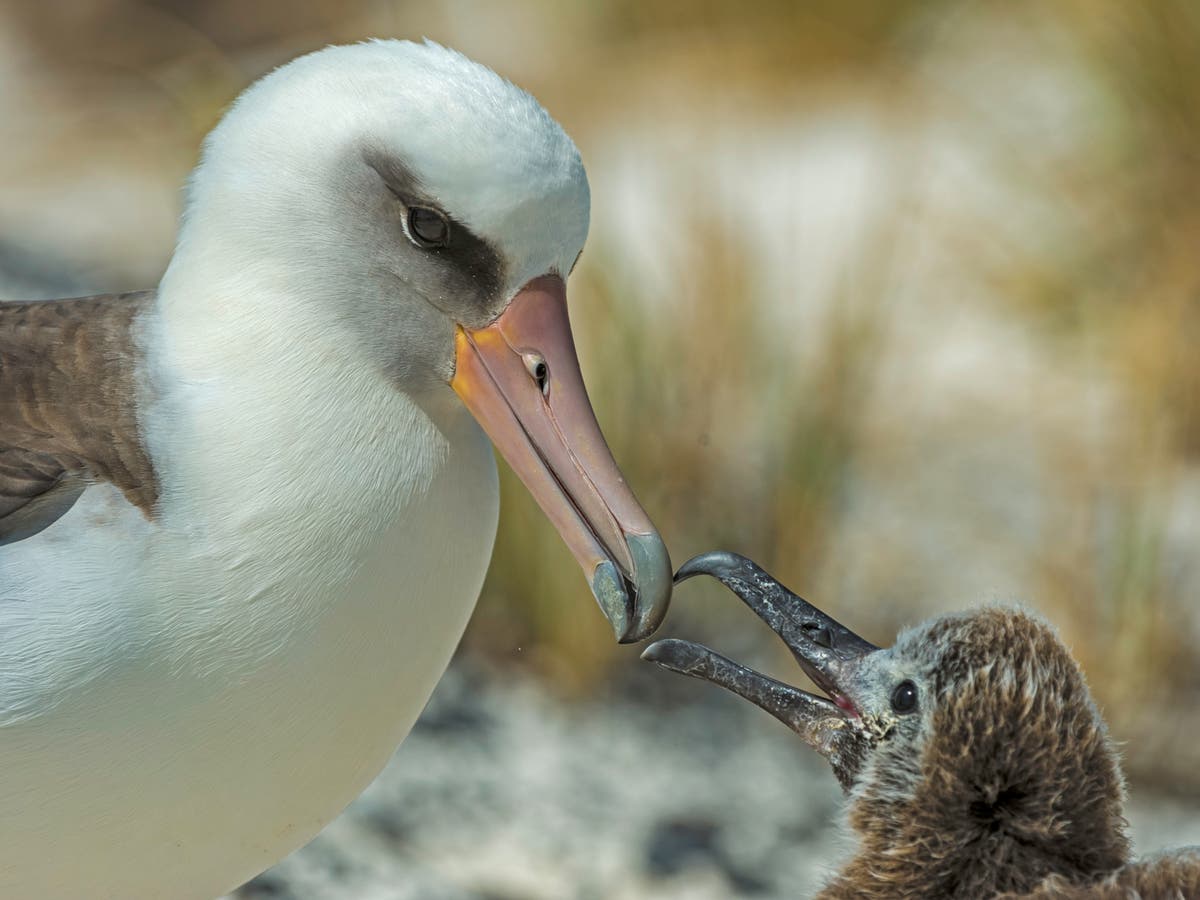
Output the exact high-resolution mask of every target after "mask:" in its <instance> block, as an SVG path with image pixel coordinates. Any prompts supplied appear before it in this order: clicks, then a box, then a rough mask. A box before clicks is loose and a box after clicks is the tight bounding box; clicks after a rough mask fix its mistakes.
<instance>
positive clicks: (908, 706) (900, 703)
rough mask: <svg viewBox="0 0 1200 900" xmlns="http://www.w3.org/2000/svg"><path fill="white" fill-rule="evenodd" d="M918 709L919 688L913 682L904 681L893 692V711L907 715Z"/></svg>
mask: <svg viewBox="0 0 1200 900" xmlns="http://www.w3.org/2000/svg"><path fill="white" fill-rule="evenodd" d="M916 708H917V686H916V685H915V684H913V683H912V682H911V681H902V682H900V683H899V684H898V685H896V689H895V690H894V691H892V709H893V710H895V711H896V712H898V713H900V715H902V716H903V715H905V714H906V713H910V712H912V711H913V710H915V709H916Z"/></svg>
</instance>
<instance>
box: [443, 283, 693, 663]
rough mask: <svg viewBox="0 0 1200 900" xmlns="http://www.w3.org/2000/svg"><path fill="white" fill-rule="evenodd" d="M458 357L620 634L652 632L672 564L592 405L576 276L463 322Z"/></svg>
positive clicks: (465, 385) (461, 371)
mask: <svg viewBox="0 0 1200 900" xmlns="http://www.w3.org/2000/svg"><path fill="white" fill-rule="evenodd" d="M455 360H456V368H455V374H454V378H453V380H452V381H451V382H450V384H451V386H452V387H453V388H454V390H455V391H456V392H457V393H458V395H459V397H461V398H462V401H463V403H464V404H466V407H467V409H469V410H470V411H471V413H472V415H474V416H475V418H476V419H477V420H478V422H479V424H480V425H482V426H483V429H484V431H486V432H487V433H488V436H489V437H490V438H491V439H492V442H493V443H494V444H495V445H496V448H497V449H498V450H499V451H500V453H501V455H503V457H504V458H505V460H507V462H508V464H509V465H510V466H512V468H513V470H514V471H515V472H516V473H517V475H518V476H519V477H520V479H521V481H522V482H524V484H525V486H526V487H527V488H528V489H529V490H530V492H531V493H532V494H533V496H534V498H535V499H536V500H537V502H538V505H539V506H541V508H542V511H543V512H545V513H546V515H547V516H549V518H550V521H551V522H553V523H554V526H555V528H557V529H558V533H559V534H561V535H562V537H563V540H564V541H566V543H567V546H568V547H570V549H571V552H572V554H574V556H575V559H576V560H578V561H579V564H580V565H581V566H582V567H583V571H584V574H585V575H586V576H587V578H588V581H589V583H590V584H591V588H592V593H593V594H595V596H596V600H597V602H598V603H599V604H600V608H601V609H602V610H603V611H604V614H605V616H607V617H608V620H609V622H611V623H612V627H613V631H614V632H616V636H617V640H618V641H620V642H621V643H629V642H632V641H640V640H643V639H644V638H647V637H649V636H650V635H651V634H653V633H654V630H655V629H656V628H658V626H659V625H660V624H661V623H662V620H663V617H664V616H665V615H666V612H667V605H668V603H669V601H670V597H671V560H670V558H669V557H668V555H667V548H666V545H665V544H664V543H663V541H662V538H661V537H659V534H658V532H657V530H655V528H654V525H653V524H652V523H651V522H650V518H649V516H647V515H646V512H645V510H643V509H642V507H641V506H640V505H639V504H638V502H637V499H636V498H635V497H634V496H633V492H632V491H631V490H630V489H629V486H628V485H627V484H626V483H625V479H624V478H623V477H622V476H621V472H620V470H619V469H618V468H617V464H616V462H615V461H614V460H613V457H612V453H611V452H610V451H609V449H608V445H607V444H606V443H605V442H604V436H603V435H602V434H601V433H600V426H599V425H598V424H597V422H596V416H595V414H594V413H593V412H592V406H591V403H590V402H589V401H588V396H587V389H586V388H585V387H584V385H583V376H582V375H581V374H580V371H579V360H578V358H577V357H576V354H575V344H574V341H573V340H572V338H571V325H570V321H569V320H568V318H567V286H566V283H565V282H564V281H563V280H562V278H560V277H558V276H557V275H543V276H541V277H539V278H535V279H533V281H530V282H529V283H528V284H527V285H525V287H523V288H522V289H521V290H520V291H519V292H517V294H516V296H515V297H513V299H512V302H511V303H509V305H508V306H507V307H506V308H505V310H504V312H502V313H501V314H500V316H499V317H497V318H496V319H495V321H493V322H492V323H491V324H490V325H488V326H487V327H485V328H480V329H475V330H471V329H466V328H463V327H462V326H460V327H459V328H458V332H457V334H456V336H455Z"/></svg>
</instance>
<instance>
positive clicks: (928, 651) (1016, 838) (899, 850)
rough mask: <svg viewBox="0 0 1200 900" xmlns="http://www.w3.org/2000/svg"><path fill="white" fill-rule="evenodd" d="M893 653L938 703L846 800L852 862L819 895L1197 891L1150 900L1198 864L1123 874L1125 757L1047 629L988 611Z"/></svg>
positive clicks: (924, 633)
mask: <svg viewBox="0 0 1200 900" xmlns="http://www.w3.org/2000/svg"><path fill="white" fill-rule="evenodd" d="M896 652H897V653H904V654H908V655H915V656H917V657H918V658H919V659H920V660H921V662H922V664H923V665H927V666H928V667H929V671H930V674H931V676H932V679H931V681H932V683H933V684H934V685H935V686H936V697H935V698H934V699H933V701H932V704H931V709H930V711H929V713H928V714H927V716H926V718H925V719H924V721H923V722H922V724H921V731H920V736H919V738H918V739H917V740H916V741H910V740H906V739H903V738H900V737H893V738H892V739H889V740H883V741H881V742H880V743H879V745H878V747H877V748H876V750H875V752H873V753H872V754H870V759H869V761H868V762H867V764H866V767H865V768H864V770H863V772H862V775H861V777H860V779H859V781H858V783H857V784H856V786H855V788H854V789H853V791H852V792H851V809H850V816H849V818H850V824H851V825H852V827H853V828H854V830H855V832H856V833H857V835H858V837H859V839H860V846H859V852H858V853H857V854H856V855H855V856H854V858H853V859H852V860H851V861H850V862H849V863H848V864H847V865H846V867H845V868H844V869H843V870H842V871H841V872H840V873H839V874H838V875H837V876H836V878H835V879H834V880H833V881H832V882H831V883H830V884H829V885H828V886H827V887H826V888H825V889H824V890H823V891H822V892H821V893H820V894H819V897H821V898H827V900H831V898H908V897H913V898H916V897H920V898H931V897H963V898H985V897H993V896H996V895H997V894H999V893H1004V892H1008V893H1007V894H1006V896H1011V897H1015V896H1035V897H1045V898H1051V897H1085V896H1086V897H1092V896H1097V897H1100V896H1104V897H1107V896H1112V897H1118V896H1119V897H1122V898H1125V897H1136V896H1139V894H1130V893H1128V891H1127V887H1134V886H1135V885H1137V886H1139V887H1136V888H1135V889H1136V890H1139V891H1150V892H1151V893H1145V892H1143V893H1141V894H1140V896H1143V897H1151V896H1153V897H1158V896H1163V897H1168V896H1200V893H1198V894H1189V893H1184V894H1182V895H1178V894H1170V893H1155V892H1157V891H1159V888H1160V886H1161V885H1162V884H1169V883H1177V884H1184V883H1187V884H1191V885H1194V884H1195V879H1196V874H1195V871H1196V870H1197V869H1200V867H1197V866H1196V861H1195V860H1194V859H1192V860H1190V862H1189V861H1187V860H1183V861H1175V860H1173V859H1171V860H1165V861H1164V860H1160V861H1157V862H1150V863H1141V864H1138V865H1137V866H1128V867H1125V866H1126V864H1127V863H1128V861H1129V857H1130V843H1129V839H1128V836H1127V834H1126V824H1125V821H1124V819H1123V818H1122V804H1123V801H1124V787H1123V783H1122V778H1121V773H1120V769H1119V766H1118V762H1117V755H1116V753H1115V751H1114V748H1113V746H1112V742H1111V741H1110V739H1109V737H1108V733H1107V729H1106V727H1105V724H1104V721H1103V719H1102V718H1101V716H1100V714H1099V712H1098V711H1097V709H1096V707H1095V706H1094V704H1093V703H1092V700H1091V697H1090V695H1089V693H1088V689H1087V684H1086V682H1085V680H1084V676H1083V673H1082V671H1081V670H1080V668H1079V666H1078V665H1077V664H1076V663H1075V661H1074V660H1073V659H1072V658H1071V656H1070V654H1069V653H1068V651H1067V649H1066V648H1065V647H1064V646H1063V645H1062V643H1061V642H1060V641H1059V640H1058V638H1057V636H1056V635H1055V634H1054V632H1053V630H1052V629H1051V628H1050V627H1049V626H1048V625H1046V624H1045V623H1043V622H1041V621H1039V620H1038V619H1036V618H1033V617H1031V616H1029V615H1026V614H1024V613H1022V612H1018V611H1013V610H1003V609H986V610H983V611H980V612H976V613H972V614H969V615H964V616H956V617H948V618H943V619H939V620H936V621H934V622H933V623H931V624H929V625H927V626H925V627H923V628H919V629H916V630H914V631H910V632H906V633H905V634H903V635H901V638H900V639H899V640H898V642H897V646H896ZM914 744H915V745H914ZM1187 865H1191V866H1192V867H1193V869H1192V870H1190V871H1191V874H1190V875H1188V876H1187V878H1190V879H1191V880H1190V881H1187V880H1186V879H1185V880H1183V881H1181V880H1180V877H1179V876H1180V873H1179V871H1177V870H1178V869H1179V867H1180V866H1182V867H1184V868H1186V867H1187ZM1122 867H1125V868H1122ZM1114 873H1115V874H1114ZM1047 879H1050V880H1047ZM1106 879H1108V880H1107V881H1106ZM1172 880H1174V881H1172ZM1100 883H1103V884H1104V885H1108V886H1106V887H1100V886H1098V885H1099V884H1100ZM1035 890H1037V893H1035V894H1033V893H1030V892H1033V891H1035ZM1095 891H1108V892H1109V893H1094V892H1095Z"/></svg>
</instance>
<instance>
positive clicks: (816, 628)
mask: <svg viewBox="0 0 1200 900" xmlns="http://www.w3.org/2000/svg"><path fill="white" fill-rule="evenodd" d="M804 630H805V632H807V633H808V636H809V638H810V639H811V640H812V642H813V643H814V644H816V645H817V646H819V647H824V648H825V649H827V650H832V649H833V632H832V631H830V630H829V628H828V626H825V625H815V624H814V625H806V626H804Z"/></svg>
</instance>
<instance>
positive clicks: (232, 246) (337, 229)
mask: <svg viewBox="0 0 1200 900" xmlns="http://www.w3.org/2000/svg"><path fill="white" fill-rule="evenodd" d="M589 205H590V197H589V192H588V183H587V176H586V174H585V172H584V168H583V163H582V160H581V159H580V156H579V151H578V149H576V147H575V144H574V143H573V142H572V140H571V139H570V137H568V136H567V134H566V133H565V132H564V131H563V130H562V128H561V127H560V126H559V125H558V123H557V122H555V121H554V120H553V119H552V118H551V117H550V115H549V114H548V113H547V112H546V110H545V109H543V108H542V106H541V105H540V104H539V103H538V102H537V101H536V100H535V99H534V98H533V97H531V96H530V95H529V94H527V93H526V92H525V91H523V90H521V89H520V88H518V87H516V86H514V85H513V84H511V83H510V82H508V81H505V80H504V79H503V78H501V77H500V76H498V75H497V74H495V73H494V72H492V71H491V70H489V69H487V68H485V67H484V66H481V65H479V64H478V63H475V62H472V61H471V60H469V59H467V58H466V57H465V56H462V55H461V54H459V53H456V52H454V51H453V50H448V49H446V48H444V47H441V46H439V45H437V44H434V43H430V42H426V43H424V44H416V43H411V42H409V41H371V42H369V43H362V44H355V45H350V46H344V47H329V48H326V49H324V50H321V51H318V52H316V53H311V54H309V55H307V56H304V57H301V58H299V59H297V60H294V61H293V62H291V63H288V64H287V65H285V66H283V67H281V68H279V69H277V70H275V71H274V72H272V73H271V74H269V75H267V76H266V77H265V78H263V79H262V80H261V81H259V82H258V83H256V84H255V85H253V86H252V87H251V88H249V89H248V90H247V91H246V92H245V93H244V94H242V96H241V97H239V98H238V100H237V102H236V103H235V104H234V105H233V107H232V108H231V109H230V111H229V112H228V113H227V114H226V116H225V117H224V119H223V120H222V121H221V123H220V124H219V125H218V126H217V128H215V129H214V130H213V132H212V134H210V135H209V137H208V140H207V141H206V143H205V148H204V154H203V158H202V160H201V163H200V165H199V166H198V167H197V169H196V171H195V173H194V175H193V177H192V181H191V185H190V189H189V194H188V204H187V211H186V213H185V216H184V224H183V227H182V229H181V231H180V235H179V248H178V251H177V254H176V258H175V260H174V261H173V263H172V271H170V272H168V276H167V278H166V279H165V280H164V287H166V286H168V285H171V284H172V278H173V276H174V275H175V273H176V271H178V270H182V269H185V268H187V267H188V266H189V265H190V264H192V263H198V264H199V265H200V266H202V267H203V269H204V271H205V280H206V282H208V283H209V286H210V291H211V294H210V296H211V295H220V296H221V297H223V298H225V301H226V303H228V301H229V299H231V298H232V299H234V301H235V305H236V303H237V302H238V301H237V298H238V297H240V296H242V295H250V296H246V297H245V302H246V304H247V306H248V308H247V309H245V310H239V309H233V310H227V311H228V312H229V313H231V314H232V315H233V316H235V317H236V318H238V319H242V318H243V316H242V315H241V314H243V313H244V314H247V315H249V316H253V315H254V314H255V312H256V310H255V309H253V308H252V307H253V304H256V303H262V302H267V297H266V296H264V293H265V292H264V287H267V288H269V291H268V292H269V293H270V294H271V295H273V296H275V297H286V298H287V303H288V304H290V305H294V306H296V307H300V308H299V309H296V310H294V311H295V312H298V313H301V314H302V317H303V320H304V321H307V322H312V321H313V318H312V317H313V316H314V315H315V316H316V321H317V322H318V323H320V324H321V326H322V327H326V328H327V327H329V326H331V325H332V324H334V323H336V324H337V325H339V326H348V327H349V328H351V329H353V331H354V334H353V338H354V340H353V341H352V342H350V344H349V345H350V346H354V347H366V348H368V349H369V350H371V351H373V352H374V353H375V354H376V355H377V356H378V359H377V362H378V363H379V364H380V365H381V366H382V367H384V368H385V369H386V370H387V371H389V373H391V374H392V375H393V376H395V377H397V378H398V379H399V380H400V381H401V382H402V383H404V382H410V381H411V380H413V379H416V380H418V381H419V380H421V379H423V378H425V377H427V376H430V375H434V376H437V377H438V380H440V381H441V383H445V381H446V380H447V378H448V375H449V374H450V373H451V372H452V356H453V351H452V342H453V325H454V323H455V322H457V323H461V324H465V325H473V326H478V325H481V324H483V323H485V322H487V321H490V320H491V319H493V318H495V316H496V315H497V313H499V312H500V310H501V309H503V308H504V306H505V305H506V304H507V302H508V301H509V300H510V299H511V298H512V297H513V295H514V294H515V293H516V292H517V291H518V290H519V289H520V288H521V286H522V285H524V284H525V283H526V282H528V281H529V280H530V279H532V278H535V277H537V276H539V275H544V274H548V273H557V274H559V275H561V276H562V277H563V278H564V279H565V277H566V275H567V273H568V272H569V271H570V269H571V267H572V265H573V264H574V261H575V259H576V258H577V257H578V255H579V253H580V252H581V250H582V247H583V243H584V240H585V239H586V237H587V230H588V215H589ZM418 207H419V208H421V209H431V210H434V211H436V212H438V213H441V214H442V215H444V216H445V218H446V220H447V221H448V222H449V225H450V229H451V232H452V240H451V242H450V245H449V246H448V247H446V248H445V249H444V250H442V249H440V248H435V251H434V252H432V253H431V252H430V250H429V248H427V247H422V246H419V243H420V239H419V236H417V235H413V234H412V229H411V228H410V227H409V216H410V214H411V210H412V209H413V208H418ZM418 215H422V216H424V215H425V214H424V213H418ZM430 224H431V226H433V227H436V225H437V222H436V220H431V222H430ZM217 255H219V265H215V264H213V263H214V256H217ZM217 272H224V273H229V276H230V277H231V278H233V279H234V280H235V283H234V284H232V285H226V286H216V285H213V284H212V278H213V277H214V273H217ZM222 287H223V289H222ZM187 302H189V303H192V302H201V303H203V302H204V301H203V300H197V301H193V300H191V299H189V300H188V301H187ZM398 304H403V305H406V306H407V308H406V309H397V305H398ZM265 312H267V313H268V314H269V316H270V318H271V320H272V326H273V327H274V328H278V326H279V316H280V310H279V309H276V308H272V309H270V310H269V311H265ZM406 386H410V387H418V386H419V385H417V384H408V385H406Z"/></svg>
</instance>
